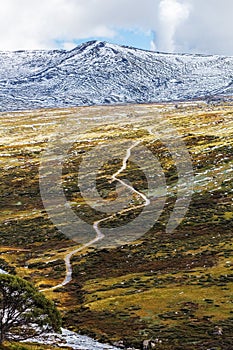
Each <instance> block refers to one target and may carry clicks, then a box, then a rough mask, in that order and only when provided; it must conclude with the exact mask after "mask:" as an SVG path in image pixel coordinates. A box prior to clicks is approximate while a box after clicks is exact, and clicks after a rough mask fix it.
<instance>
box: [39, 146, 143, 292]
mask: <svg viewBox="0 0 233 350" xmlns="http://www.w3.org/2000/svg"><path fill="white" fill-rule="evenodd" d="M139 144H140V141H136V142H134V143H133V144H132V145H131V146H130V147H129V148H128V149H127V151H126V155H125V157H124V158H123V161H122V166H121V168H120V169H119V170H118V171H117V172H116V173H115V174H113V175H112V180H111V183H112V182H114V181H117V182H118V183H120V184H121V185H123V186H125V187H126V188H128V189H129V190H130V191H131V192H133V193H135V194H137V195H138V196H140V197H141V198H142V199H143V201H144V203H143V204H140V205H137V206H135V207H134V209H139V208H142V207H144V206H148V205H150V200H149V198H147V197H146V196H145V195H144V194H143V193H141V192H139V191H137V190H136V189H135V188H134V187H132V186H131V185H130V184H128V183H126V182H124V181H123V180H121V179H118V177H117V176H119V175H120V174H121V173H122V172H123V171H124V170H125V169H126V167H127V162H128V160H129V158H130V156H131V151H132V149H133V148H135V147H136V146H138V145H139ZM129 210H132V207H131V208H127V209H124V210H122V211H121V213H124V212H127V211H129ZM111 218H113V215H111V216H108V217H106V218H104V219H100V220H97V221H95V222H94V223H93V229H94V231H95V232H96V237H95V238H94V239H92V240H91V241H89V242H87V243H86V244H84V245H82V246H81V247H79V248H77V249H75V250H73V251H71V252H70V253H68V254H67V255H66V256H65V258H64V261H65V266H66V276H65V278H64V280H63V281H62V282H61V283H59V284H57V285H56V286H53V287H50V288H46V289H42V290H40V291H41V292H44V291H48V290H55V289H57V288H60V287H63V286H65V285H66V284H68V283H69V282H71V281H72V264H71V258H72V256H73V255H75V254H76V253H78V252H80V251H82V250H83V249H85V248H87V247H89V246H91V245H93V244H94V243H97V242H99V241H100V240H102V239H103V238H104V237H105V235H104V234H103V233H102V231H101V229H100V224H101V223H102V222H105V221H108V220H109V219H111Z"/></svg>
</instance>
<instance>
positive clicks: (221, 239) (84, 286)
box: [0, 102, 233, 350]
mask: <svg viewBox="0 0 233 350" xmlns="http://www.w3.org/2000/svg"><path fill="white" fill-rule="evenodd" d="M158 116H159V117H158ZM0 120H1V123H0V133H1V138H0V161H1V162H0V166H1V171H0V177H1V180H0V193H1V196H0V207H1V217H0V232H1V235H0V243H1V248H0V254H1V256H0V268H4V269H5V270H7V271H9V272H11V273H17V274H19V275H20V276H21V277H24V278H27V279H30V280H32V281H34V283H35V284H36V285H38V287H50V286H54V285H56V284H58V283H60V282H61V281H62V280H63V278H64V275H65V264H64V260H63V259H64V256H65V255H66V254H67V253H68V252H70V251H72V250H74V249H75V248H76V247H78V246H79V244H78V242H77V241H76V242H75V241H71V240H69V239H68V238H67V237H66V236H65V235H64V234H62V232H60V231H59V230H58V229H57V228H56V227H54V225H53V223H52V221H51V220H50V219H49V217H48V214H47V212H46V210H45V209H44V206H43V203H42V200H41V196H40V188H39V166H40V159H41V156H42V152H43V151H44V150H45V149H46V148H47V147H48V145H49V144H51V142H52V141H53V140H54V139H55V137H56V133H57V131H56V127H57V126H59V125H64V129H65V128H66V125H67V124H68V125H69V126H68V129H69V127H70V129H71V130H72V128H73V127H72V126H75V125H76V123H77V121H78V120H81V121H82V122H81V125H83V126H82V128H81V129H80V127H79V129H78V130H79V134H78V135H77V139H76V140H75V142H73V143H72V147H71V148H70V150H69V156H68V157H67V159H66V161H65V164H64V167H63V178H62V180H63V188H64V192H65V193H66V198H67V200H69V203H70V205H71V207H72V209H73V210H74V212H75V213H76V214H77V215H78V216H79V217H81V218H82V219H83V220H85V221H86V222H88V223H90V224H92V223H93V222H94V221H95V220H97V219H101V218H103V217H105V216H106V214H103V213H101V210H98V207H96V208H95V210H94V209H93V208H91V207H90V205H88V203H87V202H86V201H85V199H84V198H83V197H82V195H81V193H80V189H79V187H78V168H79V166H80V164H81V163H80V162H81V160H82V157H83V154H87V153H88V152H89V151H91V150H92V149H94V148H95V147H97V146H98V145H104V144H109V143H110V144H111V147H112V149H113V150H114V152H115V154H116V158H115V159H113V161H112V162H108V163H106V164H104V166H103V167H102V168H101V169H100V171H99V173H98V176H97V186H98V191H99V193H100V195H101V196H102V197H104V198H110V199H115V198H116V192H115V187H114V186H113V185H111V184H109V181H108V180H109V179H110V176H111V175H112V174H113V173H114V172H115V171H117V170H118V169H119V168H120V167H121V160H120V159H119V158H118V156H117V155H118V154H119V152H120V149H121V142H123V140H133V141H134V140H135V141H138V140H139V141H141V143H142V144H143V145H144V146H145V147H147V149H149V150H150V151H151V152H153V154H154V155H155V156H156V157H157V158H158V159H159V161H160V164H161V166H162V169H163V173H164V175H165V178H166V183H167V187H168V196H167V199H166V205H165V208H164V210H163V212H162V215H161V216H160V219H159V220H158V221H157V222H155V224H154V226H153V227H151V229H150V230H149V231H148V232H147V233H146V234H145V235H143V236H141V237H138V238H137V240H136V241H133V242H131V241H130V239H129V242H128V243H127V244H125V241H124V240H122V242H118V243H119V244H118V245H117V246H112V247H111V246H107V247H100V248H97V247H92V248H89V249H85V250H83V251H81V252H80V253H78V254H76V255H75V256H74V257H73V259H72V264H73V280H72V282H71V283H70V284H68V285H67V286H65V287H63V288H60V289H59V290H55V291H47V292H46V294H47V295H48V296H49V297H50V298H52V299H54V300H55V301H56V303H57V305H58V306H59V308H60V309H61V310H62V312H63V319H64V325H65V326H67V327H69V328H70V329H72V330H79V331H81V332H82V333H85V334H89V335H92V336H95V337H97V338H98V339H101V340H103V341H104V340H110V341H118V340H123V341H124V343H125V344H128V345H135V346H137V347H139V345H140V344H141V342H142V341H143V340H144V339H149V338H153V339H154V340H155V342H156V343H157V348H158V349H163V350H168V349H169V350H170V349H171V350H173V349H184V350H188V349H207V348H213V349H224V350H228V349H230V348H231V344H232V327H233V311H232V310H233V309H232V301H233V300H232V294H231V293H232V282H233V272H232V271H233V268H232V232H233V225H232V219H233V209H232V173H233V151H232V146H233V137H232V133H233V106H232V105H230V104H229V105H227V104H223V103H222V104H219V105H206V104H205V103H202V102H199V103H180V104H179V105H173V104H168V105H134V106H133V105H132V106H118V107H88V108H73V109H64V110H38V111H33V112H30V111H28V112H24V113H23V112H16V113H3V114H0ZM163 120H168V121H169V123H171V125H173V127H174V128H175V130H176V132H177V133H178V134H179V135H181V136H182V139H183V141H184V142H185V144H186V147H187V149H188V151H189V154H190V157H191V160H192V166H193V171H194V179H195V182H194V193H193V196H192V200H191V203H190V205H189V209H188V212H187V214H186V217H185V219H184V220H183V222H182V223H181V224H180V225H179V226H178V227H177V228H176V229H175V231H174V232H172V233H166V224H167V222H168V219H169V217H170V215H171V213H172V211H173V209H174V205H175V202H176V195H177V187H176V185H177V179H178V173H177V168H176V164H175V162H174V160H173V159H172V156H171V153H170V152H169V150H168V149H167V147H166V145H164V144H163V142H162V141H161V140H158V139H157V138H156V137H155V136H153V135H152V134H151V133H150V132H149V131H150V128H155V130H156V128H157V129H158V130H161V129H163V128H164V124H163ZM97 121H98V122H97ZM64 135H65V136H66V137H68V138H69V133H68V134H65V132H64ZM64 135H63V136H64ZM70 138H71V139H72V140H73V135H71V134H70ZM97 159H98V154H97V156H96V160H97ZM150 167H151V164H150V163H149V162H148V161H146V160H145V169H147V170H148V169H149V170H150ZM145 169H143V168H138V167H137V166H136V165H135V163H133V162H128V166H127V168H126V170H125V171H124V172H123V173H122V174H121V175H120V177H121V178H122V179H125V178H127V179H129V180H130V182H131V183H132V184H133V185H134V186H135V188H136V189H137V190H138V191H142V190H144V189H146V188H147V185H148V184H147V179H146V178H145V176H144V170H145ZM152 170H153V169H152ZM84 175H85V174H84ZM87 189H88V184H87ZM139 202H140V199H139V198H137V197H136V196H135V198H133V200H132V203H131V210H129V211H127V212H123V213H121V214H120V215H117V216H115V217H114V218H110V220H109V221H106V222H105V223H103V224H102V225H103V226H105V227H112V226H114V227H115V226H117V225H118V226H119V225H122V223H127V222H130V221H131V220H132V219H134V218H135V217H136V216H137V215H138V214H139V213H140V209H136V207H137V205H138V203H139ZM55 205H56V204H55ZM143 224H144V223H143V221H142V222H141V223H140V225H141V227H143ZM141 227H139V229H141ZM91 235H93V230H92V227H91V225H90V236H91ZM126 240H127V230H126ZM121 243H122V244H121Z"/></svg>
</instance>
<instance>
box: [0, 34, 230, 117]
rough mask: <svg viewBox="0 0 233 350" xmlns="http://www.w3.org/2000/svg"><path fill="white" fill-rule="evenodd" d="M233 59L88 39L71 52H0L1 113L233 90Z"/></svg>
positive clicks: (200, 95) (184, 97)
mask: <svg viewBox="0 0 233 350" xmlns="http://www.w3.org/2000/svg"><path fill="white" fill-rule="evenodd" d="M232 70H233V57H222V56H221V57H220V56H200V55H199V56H198V55H185V54H183V55H182V54H166V55H165V54H164V53H155V52H151V51H144V50H140V49H136V48H131V47H126V46H119V45H115V44H110V43H107V42H104V41H97V40H93V41H88V42H86V43H83V44H81V45H79V46H77V47H76V48H74V49H73V50H71V51H64V50H50V51H24V52H13V53H12V52H11V53H9V52H0V111H11V110H19V109H20V110H22V109H33V108H56V107H69V106H82V105H92V104H109V103H110V104H114V103H149V102H161V101H164V102H165V101H179V100H189V99H196V98H205V97H207V96H208V97H211V96H215V95H232V94H233V81H232Z"/></svg>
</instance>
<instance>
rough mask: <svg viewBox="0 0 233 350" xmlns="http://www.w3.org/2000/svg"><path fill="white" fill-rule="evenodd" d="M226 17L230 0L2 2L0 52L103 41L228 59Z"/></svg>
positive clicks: (232, 36) (232, 31) (232, 35)
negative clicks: (224, 56) (214, 55)
mask: <svg viewBox="0 0 233 350" xmlns="http://www.w3.org/2000/svg"><path fill="white" fill-rule="evenodd" d="M232 13H233V1H232V0H221V1H220V0H204V1H203V0H33V1H32V0H20V1H19V0H5V1H4V0H2V1H1V2H0V50H22V49H52V48H65V49H72V48H74V47H75V46H76V45H78V44H80V43H82V42H85V41H88V40H104V41H108V42H112V43H116V44H120V45H121V44H122V45H128V46H134V47H138V48H141V49H147V50H148V49H153V50H156V51H163V52H184V53H204V54H220V55H233V45H232V43H233V21H232ZM153 31H154V32H155V33H156V35H155V39H156V40H154V41H153V40H152V39H153V35H152V32H153Z"/></svg>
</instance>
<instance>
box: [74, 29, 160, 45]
mask: <svg viewBox="0 0 233 350" xmlns="http://www.w3.org/2000/svg"><path fill="white" fill-rule="evenodd" d="M87 40H101V41H108V42H111V43H113V44H118V45H126V46H133V47H137V48H139V49H144V50H150V49H151V41H152V40H153V33H152V31H148V32H143V31H142V30H139V29H138V30H127V29H119V30H118V32H117V35H116V36H115V37H113V38H110V39H109V38H108V37H103V36H101V37H89V38H86V39H79V40H75V44H77V45H79V44H81V43H83V42H85V41H87Z"/></svg>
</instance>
